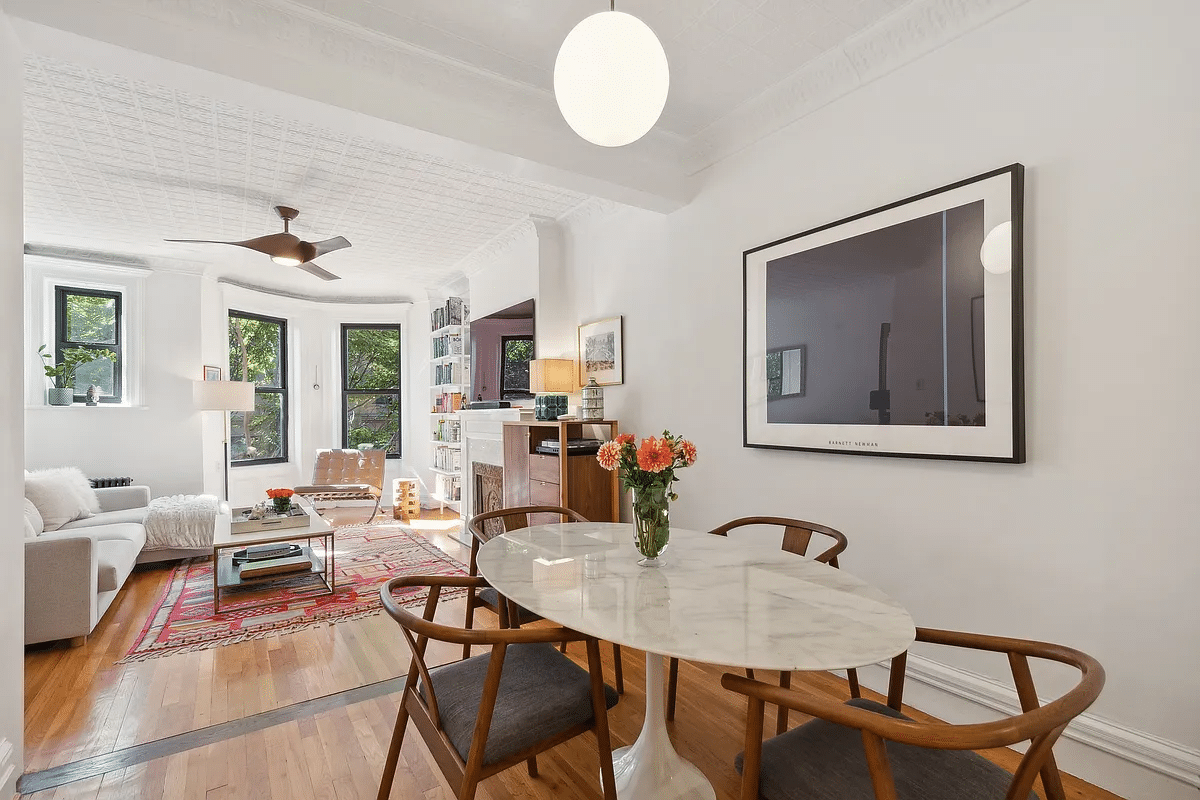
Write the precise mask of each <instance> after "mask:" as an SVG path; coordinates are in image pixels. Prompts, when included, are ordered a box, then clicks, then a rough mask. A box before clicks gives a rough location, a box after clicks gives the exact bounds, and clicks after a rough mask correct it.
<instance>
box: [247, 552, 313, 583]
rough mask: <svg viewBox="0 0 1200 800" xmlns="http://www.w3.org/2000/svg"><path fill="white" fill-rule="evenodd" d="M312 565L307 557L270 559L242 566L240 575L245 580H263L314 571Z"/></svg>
mask: <svg viewBox="0 0 1200 800" xmlns="http://www.w3.org/2000/svg"><path fill="white" fill-rule="evenodd" d="M312 565H313V564H312V559H310V558H309V557H308V556H307V555H299V556H289V557H286V558H268V559H264V560H262V561H253V562H252V561H248V562H246V563H245V564H242V566H241V569H239V570H238V575H240V576H241V577H243V578H261V577H264V576H266V575H280V574H283V573H287V572H303V571H305V570H310V569H312Z"/></svg>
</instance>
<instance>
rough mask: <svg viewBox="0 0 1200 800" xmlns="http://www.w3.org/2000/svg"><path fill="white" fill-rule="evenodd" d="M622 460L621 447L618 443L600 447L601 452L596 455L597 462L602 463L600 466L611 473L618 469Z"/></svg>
mask: <svg viewBox="0 0 1200 800" xmlns="http://www.w3.org/2000/svg"><path fill="white" fill-rule="evenodd" d="M620 458H621V445H620V444H619V443H617V442H605V443H604V444H602V445H600V450H599V451H598V452H597V453H596V460H597V461H599V462H600V466H602V467H604V468H605V469H606V470H609V471H610V472H611V471H612V470H614V469H616V468H617V463H618V462H619V461H620Z"/></svg>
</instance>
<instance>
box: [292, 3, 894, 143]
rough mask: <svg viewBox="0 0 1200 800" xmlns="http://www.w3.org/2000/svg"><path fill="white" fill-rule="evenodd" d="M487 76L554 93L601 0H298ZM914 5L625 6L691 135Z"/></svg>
mask: <svg viewBox="0 0 1200 800" xmlns="http://www.w3.org/2000/svg"><path fill="white" fill-rule="evenodd" d="M297 2H298V3H300V4H302V5H304V6H308V7H310V8H313V9H315V10H317V11H321V12H323V13H325V14H328V15H330V16H333V17H336V18H338V19H342V20H345V21H347V22H350V23H353V24H356V25H359V26H361V27H364V28H367V29H370V30H373V31H377V32H380V33H383V34H386V35H388V36H392V37H394V38H396V39H399V40H402V41H405V42H408V43H410V44H413V45H416V46H418V47H421V48H424V49H426V50H429V51H431V52H434V53H439V54H441V55H444V56H448V57H450V58H453V59H455V60H457V61H461V62H463V63H466V64H470V65H472V66H474V67H477V68H479V69H481V70H486V71H488V72H492V73H495V74H497V75H502V76H504V77H506V78H509V79H512V80H516V81H520V82H522V83H527V84H529V85H531V86H535V87H537V88H539V89H543V90H546V91H552V90H553V86H554V80H553V73H554V59H555V57H556V56H557V54H558V47H559V45H560V44H561V43H562V41H563V39H564V38H565V37H566V35H567V33H568V32H569V31H570V30H571V28H573V27H574V26H575V25H576V24H577V23H578V22H579V21H580V20H582V19H584V18H585V17H587V16H588V15H590V14H594V13H596V12H599V11H607V10H608V3H606V2H603V0H504V1H503V2H501V1H500V0H451V2H447V1H446V0H403V1H397V0H297ZM910 2H911V0H620V2H618V3H617V4H616V7H617V10H618V11H626V12H628V13H630V14H633V15H634V16H636V17H639V18H640V19H642V20H643V21H644V22H646V24H647V25H649V26H650V27H651V29H652V30H654V32H655V33H656V34H657V35H658V37H659V39H660V40H661V41H662V43H663V48H664V49H665V50H666V52H667V61H668V63H669V65H670V69H671V91H670V95H669V97H668V99H667V106H666V109H665V110H664V111H663V116H662V120H661V121H660V123H659V127H660V128H661V129H664V130H667V131H670V132H672V133H676V134H679V135H681V136H685V137H691V136H694V135H695V134H697V133H699V132H700V131H702V130H704V129H705V128H707V127H708V126H709V125H711V124H713V123H714V122H716V121H717V120H719V119H721V118H723V117H725V116H727V115H728V114H729V113H731V112H732V111H733V110H734V109H736V108H737V107H738V106H740V105H741V104H742V103H744V102H746V101H747V100H749V99H750V98H752V97H754V96H756V95H758V94H760V93H761V92H762V91H763V90H765V89H767V88H768V87H769V86H772V85H773V84H775V83H778V82H779V81H780V80H782V79H783V78H785V77H787V76H788V75H790V74H792V73H794V72H795V71H797V70H798V69H800V68H801V67H803V66H804V65H805V64H807V63H809V62H810V61H812V60H813V59H815V58H816V57H817V56H819V55H821V54H822V53H824V52H826V51H828V50H830V49H832V48H834V47H837V46H838V45H840V44H842V43H843V42H844V41H845V40H846V39H848V38H849V37H851V36H853V35H855V34H857V33H860V32H862V31H864V30H865V29H867V28H869V27H870V26H871V25H873V24H875V23H876V22H878V21H879V20H880V19H882V18H883V17H884V16H886V15H887V14H889V13H891V12H893V11H895V10H897V9H898V8H900V7H902V6H905V5H908V4H909V3H910Z"/></svg>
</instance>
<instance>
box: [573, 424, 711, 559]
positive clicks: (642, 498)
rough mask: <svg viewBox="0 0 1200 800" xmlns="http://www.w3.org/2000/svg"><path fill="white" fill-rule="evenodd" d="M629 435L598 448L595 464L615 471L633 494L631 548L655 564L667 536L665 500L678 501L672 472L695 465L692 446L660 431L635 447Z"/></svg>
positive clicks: (623, 434)
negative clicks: (633, 535)
mask: <svg viewBox="0 0 1200 800" xmlns="http://www.w3.org/2000/svg"><path fill="white" fill-rule="evenodd" d="M636 442H637V439H636V438H635V437H634V435H633V434H632V433H622V434H621V435H620V436H618V437H617V438H615V439H613V440H612V441H611V442H605V443H604V444H602V445H600V450H599V452H597V453H596V460H597V461H599V462H600V466H602V467H604V468H605V469H606V470H608V471H610V472H611V471H613V470H617V471H618V472H619V474H620V476H621V483H622V484H623V485H624V486H625V488H626V489H630V490H632V491H633V517H634V523H635V526H634V527H635V530H636V532H635V537H634V544H635V545H636V546H637V549H638V552H640V553H641V554H642V555H643V556H645V559H644V560H643V561H642V562H639V563H644V564H646V565H650V564H656V563H658V557H659V555H661V554H662V551H663V550H664V549H666V546H667V540H668V538H669V535H670V520H669V516H668V515H669V512H668V508H667V501H668V500H678V499H679V496H678V495H677V494H675V492H674V491H672V490H671V484H672V483H674V482H675V481H677V480H679V479H678V478H677V477H675V470H677V469H682V468H683V467H690V466H691V465H692V464H694V463H696V445H694V444H692V443H691V442H689V441H688V440H687V439H684V438H683V437H682V436H674V435H672V434H671V432H670V431H663V435H662V436H661V437H658V436H650V437H647V438H645V439H642V441H641V444H635V443H636Z"/></svg>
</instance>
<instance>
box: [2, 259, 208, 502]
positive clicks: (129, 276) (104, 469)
mask: <svg viewBox="0 0 1200 800" xmlns="http://www.w3.org/2000/svg"><path fill="white" fill-rule="evenodd" d="M26 275H27V285H26V311H27V318H26V326H25V328H26V330H25V346H24V350H23V355H24V358H25V366H26V371H25V375H26V381H25V400H26V403H27V406H26V409H25V438H26V440H27V441H28V442H29V447H28V448H27V450H26V454H25V464H26V467H28V468H29V469H38V468H43V467H57V466H77V467H79V468H80V469H82V470H83V471H84V472H85V473H87V474H88V475H93V476H108V477H119V476H129V477H132V478H133V480H134V483H144V484H148V485H149V486H150V488H151V491H153V492H154V493H155V494H156V495H167V494H186V493H193V494H194V493H196V492H199V491H200V490H201V487H202V486H203V481H204V461H203V457H202V452H201V449H200V447H199V444H200V442H201V414H200V412H198V411H196V410H195V409H194V407H193V405H192V381H193V380H198V379H199V378H200V377H201V376H202V375H203V371H202V368H203V364H204V363H210V364H211V363H214V362H211V361H209V362H203V361H202V360H201V349H200V338H199V332H200V320H201V304H200V303H198V302H197V297H199V296H200V292H201V283H202V280H201V278H200V277H199V276H198V275H187V274H182V273H171V272H151V271H148V270H123V269H118V268H105V267H97V266H94V265H93V266H88V265H82V264H73V263H68V262H56V261H53V260H50V259H42V258H33V257H27V258H26ZM55 283H59V284H64V285H71V286H96V287H103V288H108V289H115V290H120V291H123V292H124V293H125V295H124V302H123V304H122V308H123V312H124V317H125V319H124V320H123V322H124V340H123V341H124V344H125V361H126V365H125V370H126V380H125V384H126V385H125V387H124V388H125V395H126V397H125V402H123V403H122V405H120V406H115V405H103V404H102V405H100V406H96V407H91V408H89V407H88V406H86V405H83V404H82V403H76V404H75V405H72V406H48V405H46V402H45V388H46V386H48V385H49V384H48V382H47V380H46V379H45V377H44V376H42V373H41V369H40V367H39V366H38V365H39V363H40V361H39V359H37V358H36V352H35V351H36V350H37V347H38V345H39V344H41V343H43V342H51V343H52V342H53V338H52V337H53V311H52V308H53V285H54V284H55ZM215 363H221V362H215ZM218 435H219V433H218ZM218 441H219V439H218Z"/></svg>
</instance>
